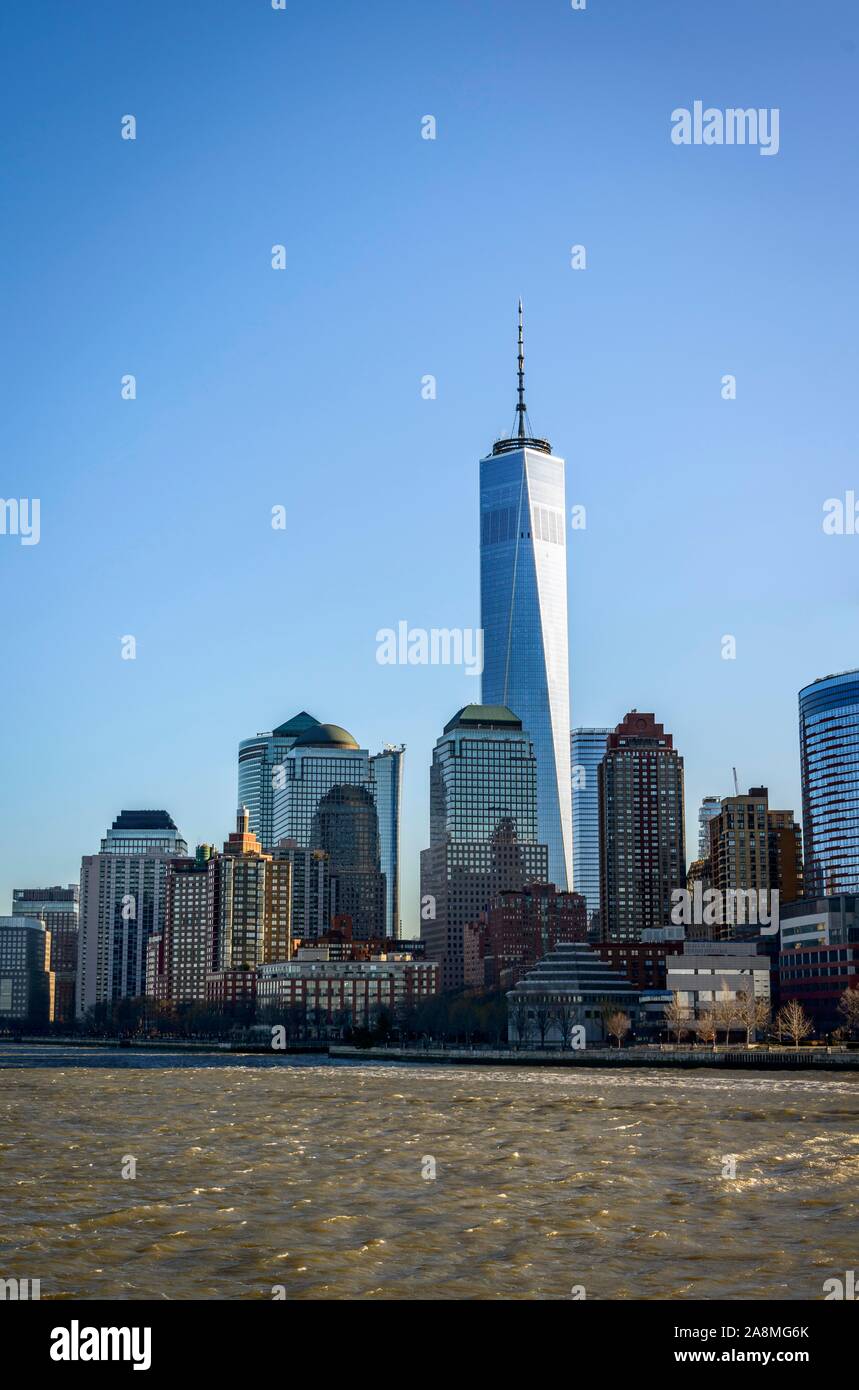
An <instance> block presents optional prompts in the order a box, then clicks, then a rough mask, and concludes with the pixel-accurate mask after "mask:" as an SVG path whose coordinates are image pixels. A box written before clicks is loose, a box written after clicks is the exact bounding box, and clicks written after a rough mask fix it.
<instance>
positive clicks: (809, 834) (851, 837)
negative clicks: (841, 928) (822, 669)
mask: <svg viewBox="0 0 859 1390" xmlns="http://www.w3.org/2000/svg"><path fill="white" fill-rule="evenodd" d="M799 753H800V767H801V773H802V821H803V828H804V831H805V892H806V893H807V894H808V896H809V897H811V898H823V897H831V896H833V895H836V894H839V893H856V892H859V670H854V671H842V672H841V673H840V674H839V675H834V676H824V677H822V678H821V679H820V680H816V681H813V682H812V684H811V685H807V686H805V687H804V689H802V690H800V692H799Z"/></svg>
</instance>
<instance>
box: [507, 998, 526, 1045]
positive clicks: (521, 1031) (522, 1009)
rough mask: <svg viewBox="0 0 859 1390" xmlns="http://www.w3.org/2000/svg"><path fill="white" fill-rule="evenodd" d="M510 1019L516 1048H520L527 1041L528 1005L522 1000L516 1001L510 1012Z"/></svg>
mask: <svg viewBox="0 0 859 1390" xmlns="http://www.w3.org/2000/svg"><path fill="white" fill-rule="evenodd" d="M510 1019H511V1021H512V1023H513V1027H514V1028H515V1030H516V1046H517V1048H520V1047H522V1045H523V1043H526V1042H527V1041H528V1005H527V1004H526V1003H525V1000H524V999H517V1000H516V1001H515V1003H514V1004H513V1007H512V1008H511V1010H510Z"/></svg>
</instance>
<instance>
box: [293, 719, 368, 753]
mask: <svg viewBox="0 0 859 1390" xmlns="http://www.w3.org/2000/svg"><path fill="white" fill-rule="evenodd" d="M295 746H296V748H324V747H326V746H328V747H333V748H357V747H358V745H357V743H356V742H355V740H354V738H353V737H352V735H351V734H350V733H348V731H347V730H346V729H341V728H340V725H339V724H317V723H316V721H315V720H314V722H313V724H311V725H310V726H309V727H308V728H306V729H305V730H304V732H303V733H301V734H299V736H298V738H297V739H296V740H295Z"/></svg>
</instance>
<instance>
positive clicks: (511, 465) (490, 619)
mask: <svg viewBox="0 0 859 1390" xmlns="http://www.w3.org/2000/svg"><path fill="white" fill-rule="evenodd" d="M516 413H517V416H518V427H517V429H516V433H515V434H513V435H511V437H510V438H509V439H499V440H498V441H497V443H496V444H495V445H494V447H493V449H492V453H491V454H489V455H488V456H487V457H486V458H483V459H481V460H480V616H481V626H482V628H483V641H484V668H483V696H482V698H483V703H484V704H485V705H504V706H506V707H507V708H509V709H511V710H512V711H513V713H514V714H516V715H517V716H518V717H519V719H521V721H522V725H523V727H524V728H525V729H527V731H528V733H529V734H530V736H531V740H532V742H533V745H534V753H535V755H536V758H537V824H538V830H537V839H538V841H540V842H541V843H543V844H546V845H548V847H549V878H550V880H551V881H552V882H553V883H554V884H555V885H556V887H558V888H561V889H568V888H569V889H571V888H572V887H573V871H572V869H573V866H572V841H573V831H572V808H571V804H570V687H569V669H568V653H567V547H566V524H565V522H566V503H565V484H564V460H563V459H562V458H558V457H557V456H555V455H554V454H553V453H552V450H551V446H550V444H549V443H548V441H547V440H545V439H536V438H534V436H533V435H531V433H530V430H529V429H528V428H526V422H527V414H526V407H525V387H524V350H523V345H522V301H521V300H520V301H519V402H518V405H517V407H516Z"/></svg>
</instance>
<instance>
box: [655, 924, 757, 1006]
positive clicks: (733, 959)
mask: <svg viewBox="0 0 859 1390" xmlns="http://www.w3.org/2000/svg"><path fill="white" fill-rule="evenodd" d="M770 968H771V967H770V958H769V956H768V955H766V954H765V953H764V952H762V951H759V950H758V944H757V942H755V941H687V942H686V946H685V948H684V950H683V951H682V953H681V954H680V955H675V956H672V957H671V959H670V961H669V963H668V978H667V981H666V984H667V988H668V989H669V990H670V991H671V992H672V994H675V993H676V994H678V995H679V996H680V1000H679V1002H680V1004H681V1005H683V1006H684V1007H685V1008H686V1009H688V1010H689V1016H690V1018H693V1017H696V1016H697V1015H698V1014H699V1013H700V1012H701V1011H702V1010H703V1011H706V1010H707V1009H710V1008H712V1007H713V1005H714V1004H715V1003H717V1002H718V1001H719V1000H725V999H730V998H733V997H735V996H736V995H738V994H748V993H749V992H750V991H751V993H752V994H753V995H754V997H755V998H756V999H765V1000H766V1001H767V1002H770V1000H771V993H770Z"/></svg>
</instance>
